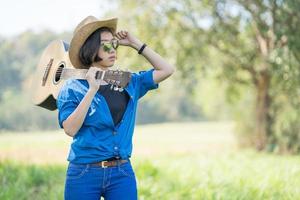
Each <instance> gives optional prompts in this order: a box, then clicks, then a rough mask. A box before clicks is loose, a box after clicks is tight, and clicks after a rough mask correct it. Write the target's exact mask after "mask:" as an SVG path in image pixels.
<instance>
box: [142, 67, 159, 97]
mask: <svg viewBox="0 0 300 200" xmlns="http://www.w3.org/2000/svg"><path fill="white" fill-rule="evenodd" d="M153 71H154V69H150V70H148V71H140V72H139V73H138V74H137V79H138V82H139V84H138V90H139V98H141V97H143V96H144V95H145V94H146V93H147V92H148V91H149V90H153V89H157V88H158V84H157V83H155V82H154V79H153Z"/></svg>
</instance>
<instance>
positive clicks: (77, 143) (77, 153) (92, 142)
mask: <svg viewBox="0 0 300 200" xmlns="http://www.w3.org/2000/svg"><path fill="white" fill-rule="evenodd" d="M116 29H117V18H112V19H107V20H97V19H96V18H95V17H93V16H89V17H87V18H85V19H84V20H83V21H82V22H81V23H80V24H79V25H78V26H77V27H76V29H75V31H74V36H73V38H72V40H71V43H70V48H69V57H70V61H71V63H72V65H73V66H74V67H75V68H78V69H80V68H85V69H88V72H87V75H86V79H87V80H76V79H70V80H68V81H66V83H65V84H64V86H63V87H62V89H61V91H60V93H59V96H58V99H57V107H58V110H59V112H58V119H59V125H60V127H61V128H63V129H64V131H65V133H66V134H67V135H69V136H71V137H73V142H72V144H71V148H70V153H69V156H68V161H69V166H68V169H67V176H66V183H65V199H72V200H73V199H80V200H82V199H86V200H90V199H91V200H92V199H95V200H96V199H97V200H98V199H100V197H101V196H103V197H104V198H105V199H118V200H121V199H130V200H132V199H137V186H136V178H135V174H134V171H133V169H132V166H131V162H130V160H129V158H130V157H131V152H132V135H133V130H134V124H135V115H136V108H137V103H138V100H139V99H140V98H141V97H142V96H143V95H145V94H146V93H147V91H149V90H152V89H156V88H157V87H158V83H160V82H161V81H163V80H165V79H166V78H168V77H169V76H170V75H171V74H172V73H173V72H174V67H173V66H172V65H170V64H169V63H167V62H166V61H165V60H164V59H163V58H162V57H161V56H160V55H158V54H157V53H156V52H154V51H153V50H152V49H151V48H149V47H148V46H147V45H146V44H143V43H142V42H141V41H140V40H139V39H137V38H136V37H135V36H133V35H132V34H131V33H130V32H128V31H123V30H122V31H119V32H116ZM119 45H123V46H128V47H131V48H134V49H136V50H137V51H138V54H140V55H143V56H144V57H145V58H146V59H147V60H148V61H149V62H150V63H151V65H152V66H153V69H150V70H148V71H142V72H139V73H133V74H132V76H131V80H130V82H129V84H128V85H127V86H126V88H124V90H117V91H116V90H114V89H110V87H111V86H110V85H109V84H107V83H106V82H105V81H103V80H99V79H96V78H95V76H96V73H97V71H104V72H105V71H106V70H108V69H109V68H110V67H112V66H113V65H114V62H115V60H116V56H117V55H116V49H117V47H118V46H119Z"/></svg>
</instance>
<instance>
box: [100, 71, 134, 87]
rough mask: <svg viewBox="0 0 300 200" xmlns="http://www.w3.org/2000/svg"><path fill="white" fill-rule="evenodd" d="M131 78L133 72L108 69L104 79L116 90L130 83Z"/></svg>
mask: <svg viewBox="0 0 300 200" xmlns="http://www.w3.org/2000/svg"><path fill="white" fill-rule="evenodd" d="M130 79H131V72H129V71H122V70H107V71H106V72H105V74H104V77H103V80H104V81H105V82H107V83H109V84H111V85H112V87H114V89H115V90H119V91H120V90H122V89H123V88H124V87H126V86H127V85H128V83H129V82H130Z"/></svg>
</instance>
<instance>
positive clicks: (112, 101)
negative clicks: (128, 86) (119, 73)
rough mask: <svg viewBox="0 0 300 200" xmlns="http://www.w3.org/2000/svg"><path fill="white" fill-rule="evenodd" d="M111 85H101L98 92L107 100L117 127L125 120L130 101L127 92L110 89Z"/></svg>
mask: <svg viewBox="0 0 300 200" xmlns="http://www.w3.org/2000/svg"><path fill="white" fill-rule="evenodd" d="M110 87H111V85H110V84H109V85H101V86H100V88H99V90H98V92H99V93H100V94H101V95H102V96H103V97H104V98H105V100H106V102H107V105H108V107H109V110H110V113H111V116H112V118H113V121H114V124H115V125H117V124H118V123H119V122H120V121H121V120H122V118H123V115H124V113H125V111H126V107H127V104H128V101H129V96H128V94H127V92H126V91H125V90H123V91H122V92H120V91H115V90H114V89H110Z"/></svg>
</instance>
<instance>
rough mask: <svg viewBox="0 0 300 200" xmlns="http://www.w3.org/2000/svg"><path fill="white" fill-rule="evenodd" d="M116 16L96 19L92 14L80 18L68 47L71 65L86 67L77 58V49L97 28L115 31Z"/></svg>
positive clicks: (78, 49) (79, 67)
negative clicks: (82, 18)
mask: <svg viewBox="0 0 300 200" xmlns="http://www.w3.org/2000/svg"><path fill="white" fill-rule="evenodd" d="M117 22H118V18H110V19H105V20H98V19H97V18H96V17H94V16H88V17H86V18H85V19H84V20H82V21H81V22H80V23H79V24H78V25H77V27H76V28H75V30H74V33H73V38H72V40H71V43H70V48H69V58H70V61H71V63H72V65H73V67H75V68H78V69H82V68H86V67H85V66H84V65H83V64H82V63H81V61H80V59H79V51H80V48H81V47H82V45H83V44H84V42H85V41H86V39H87V38H88V37H89V36H90V35H91V34H92V33H93V32H94V31H96V30H97V29H99V28H101V27H108V28H110V29H111V31H112V32H113V34H115V33H116V29H117Z"/></svg>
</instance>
